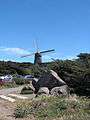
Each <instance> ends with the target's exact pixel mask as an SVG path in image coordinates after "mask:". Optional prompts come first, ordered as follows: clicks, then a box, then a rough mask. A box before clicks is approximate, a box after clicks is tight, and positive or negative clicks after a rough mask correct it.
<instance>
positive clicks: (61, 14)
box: [0, 0, 90, 62]
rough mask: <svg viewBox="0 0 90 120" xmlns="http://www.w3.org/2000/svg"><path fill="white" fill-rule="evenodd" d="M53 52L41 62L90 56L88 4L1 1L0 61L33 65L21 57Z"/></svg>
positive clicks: (63, 0) (89, 0)
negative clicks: (82, 53)
mask: <svg viewBox="0 0 90 120" xmlns="http://www.w3.org/2000/svg"><path fill="white" fill-rule="evenodd" d="M35 39H37V41H38V45H39V49H40V50H41V51H42V50H47V49H52V48H54V49H55V53H52V54H47V55H45V56H43V61H49V60H50V58H54V59H57V58H59V59H67V58H68V59H71V58H74V57H75V56H76V55H77V54H79V53H81V52H88V53H89V52H90V0H0V60H13V61H20V62H25V61H26V62H27V61H30V62H32V61H33V57H28V58H23V59H21V58H20V56H21V55H23V54H28V53H32V52H33V51H35V47H34V44H33V40H35Z"/></svg>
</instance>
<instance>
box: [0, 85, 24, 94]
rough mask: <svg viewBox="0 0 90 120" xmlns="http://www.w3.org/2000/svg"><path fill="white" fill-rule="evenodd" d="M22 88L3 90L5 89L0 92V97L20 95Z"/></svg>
mask: <svg viewBox="0 0 90 120" xmlns="http://www.w3.org/2000/svg"><path fill="white" fill-rule="evenodd" d="M22 88H23V86H20V87H15V88H5V89H2V90H0V95H7V94H11V93H20V91H21V89H22Z"/></svg>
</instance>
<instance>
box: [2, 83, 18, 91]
mask: <svg viewBox="0 0 90 120" xmlns="http://www.w3.org/2000/svg"><path fill="white" fill-rule="evenodd" d="M18 86H19V85H16V84H15V83H9V82H7V83H4V84H3V85H0V89H4V88H14V87H18Z"/></svg>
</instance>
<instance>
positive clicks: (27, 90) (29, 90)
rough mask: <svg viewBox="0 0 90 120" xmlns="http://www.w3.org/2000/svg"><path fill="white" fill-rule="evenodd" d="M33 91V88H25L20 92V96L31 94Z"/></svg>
mask: <svg viewBox="0 0 90 120" xmlns="http://www.w3.org/2000/svg"><path fill="white" fill-rule="evenodd" d="M34 91H35V88H34V87H33V86H25V87H24V88H23V89H22V90H21V94H33V93H34Z"/></svg>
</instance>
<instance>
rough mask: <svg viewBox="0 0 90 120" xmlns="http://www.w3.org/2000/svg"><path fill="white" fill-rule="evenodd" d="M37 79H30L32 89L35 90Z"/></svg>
mask: <svg viewBox="0 0 90 120" xmlns="http://www.w3.org/2000/svg"><path fill="white" fill-rule="evenodd" d="M37 81H38V79H37V78H33V79H32V85H33V87H34V88H36V83H37Z"/></svg>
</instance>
